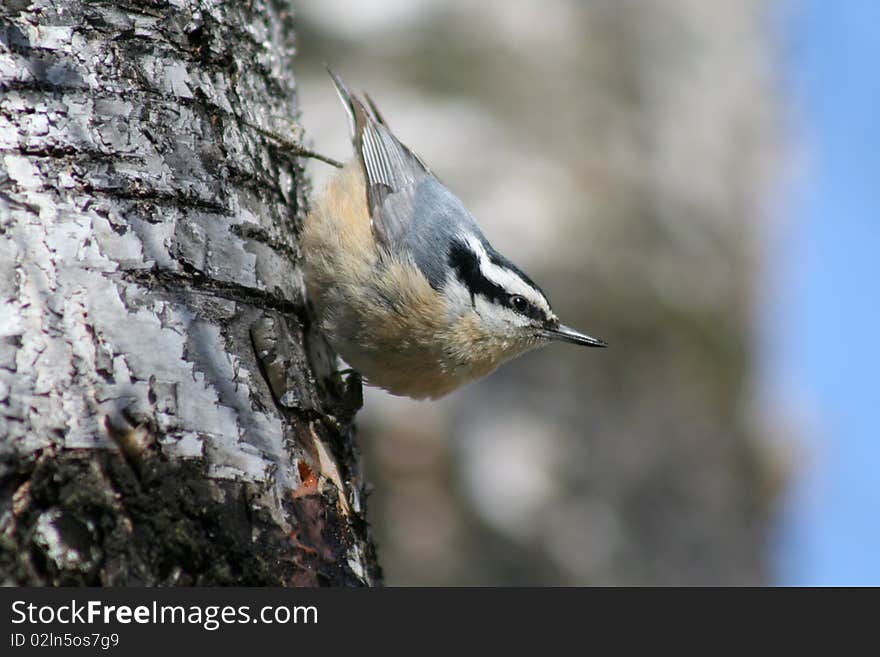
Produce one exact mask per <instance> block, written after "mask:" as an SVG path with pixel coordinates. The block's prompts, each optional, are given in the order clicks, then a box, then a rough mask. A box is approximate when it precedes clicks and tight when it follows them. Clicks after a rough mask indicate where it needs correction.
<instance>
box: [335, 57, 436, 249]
mask: <svg viewBox="0 0 880 657" xmlns="http://www.w3.org/2000/svg"><path fill="white" fill-rule="evenodd" d="M330 76H331V77H332V78H333V82H334V84H335V85H336V91H337V92H338V93H339V97H340V99H341V100H342V102H343V105H344V106H345V108H346V110H347V111H348V115H349V119H350V124H351V134H352V141H353V142H354V148H355V151H356V153H357V156H358V159H359V160H360V163H361V165H362V167H363V171H364V178H365V180H366V187H367V203H368V206H369V210H370V218H371V219H372V225H373V234H374V235H375V237H376V240H377V241H378V242H379V243H380V244H383V245H386V246H388V247H393V246H394V245H395V243H397V242H399V241H400V240H404V239H406V234H407V232H408V230H409V228H410V222H411V220H412V216H413V213H412V204H413V202H414V200H415V195H416V189H417V188H418V186H419V184H420V183H421V182H423V181H424V180H426V179H429V178H433V175H432V174H431V172H430V170H429V169H428V167H427V166H425V163H424V162H422V160H421V158H419V157H418V156H417V155H416V154H415V153H413V152H412V151H411V150H409V149H408V148H407V147H406V146H404V145H403V144H402V143H400V141H399V140H398V139H397V137H395V136H394V135H393V134H392V133H391V130H390V129H389V128H388V126H387V124H386V123H385V121H384V119H383V118H382V115H381V114H380V113H379V111H378V109H377V108H376V105H375V104H374V103H373V102H372V100H371V99H369V97H368V101H369V105H365V104H364V103H363V102H361V100H360V99H358V98H357V97H355V96H353V95H352V94H351V93H350V92H349V91H348V88H347V87H346V86H345V83H343V82H342V80H341V79H340V78H339V77H338V76H337V75H336V74H334V73H333V72H332V71H330Z"/></svg>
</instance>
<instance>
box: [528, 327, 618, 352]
mask: <svg viewBox="0 0 880 657" xmlns="http://www.w3.org/2000/svg"><path fill="white" fill-rule="evenodd" d="M543 335H544V337H545V338H549V339H551V340H560V341H562V342H571V343H572V344H579V345H583V346H585V347H607V346H608V345H607V344H606V343H605V342H604V341H602V340H600V339H599V338H594V337H591V336H589V335H586V334H584V333H579V332H578V331H575V330H574V329H573V328H569V327H567V326H564V325H563V324H559V323H558V322H557V323H555V325H553V326H548V327H546V328H545V329H544V331H543Z"/></svg>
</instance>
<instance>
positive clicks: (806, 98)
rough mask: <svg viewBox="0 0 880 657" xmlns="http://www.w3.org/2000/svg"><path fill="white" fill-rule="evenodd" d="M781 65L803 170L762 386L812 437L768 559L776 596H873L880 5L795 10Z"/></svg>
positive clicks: (878, 556) (817, 4) (879, 438)
mask: <svg viewBox="0 0 880 657" xmlns="http://www.w3.org/2000/svg"><path fill="white" fill-rule="evenodd" d="M790 7H791V8H792V9H793V11H791V12H789V13H788V14H787V17H788V20H787V21H785V24H784V27H783V30H784V31H785V35H784V38H785V42H786V45H787V48H785V54H784V57H785V61H784V65H785V67H786V71H785V73H786V77H787V82H788V90H787V92H788V100H789V102H790V105H789V108H790V111H789V112H788V118H789V119H790V120H791V121H793V124H792V126H793V128H792V136H793V137H795V138H796V139H799V140H802V141H803V144H802V145H801V146H799V147H798V148H797V151H802V153H801V155H803V158H802V159H803V160H804V161H805V165H804V166H803V171H801V172H800V173H799V175H797V177H796V180H795V181H794V183H793V185H792V186H791V189H790V190H789V191H788V199H787V201H788V202H787V203H786V204H785V205H784V211H785V212H787V213H788V214H789V216H788V217H786V222H787V223H786V228H785V230H784V235H783V238H782V239H781V240H780V243H779V245H778V248H779V249H780V251H781V252H780V253H778V254H776V258H775V260H776V261H777V262H778V263H779V266H780V267H782V268H783V269H784V271H782V272H781V274H780V276H779V280H781V281H782V282H783V283H782V289H781V290H779V291H778V292H777V294H775V295H773V296H774V298H775V299H776V300H780V299H781V301H782V302H781V307H780V308H776V307H774V308H765V312H767V313H768V317H770V318H771V320H770V321H771V322H772V326H771V327H770V332H771V340H770V344H771V348H772V349H773V350H774V353H772V354H770V355H769V356H770V360H771V362H772V363H773V365H772V367H773V370H774V371H773V372H772V374H771V376H772V377H773V378H774V380H775V382H776V384H777V385H780V386H787V387H789V388H791V389H793V390H794V391H795V394H796V396H797V397H798V398H799V399H801V400H802V403H803V404H804V405H805V408H807V409H809V413H808V417H809V419H810V420H812V426H811V427H810V431H809V432H808V435H807V436H806V437H805V438H804V440H805V442H806V445H805V450H804V451H805V453H806V454H807V457H806V459H805V461H804V463H803V464H802V465H803V468H802V470H801V473H800V480H799V483H798V485H797V486H796V487H795V489H794V490H793V491H792V493H791V495H790V499H789V504H788V506H787V513H786V515H785V517H784V520H783V526H782V529H781V532H780V537H779V539H780V540H779V543H778V546H777V547H778V549H777V554H776V563H777V581H778V582H779V583H782V584H805V585H831V584H840V585H849V584H875V585H878V584H880V432H878V430H877V427H878V414H880V348H878V345H880V290H878V287H880V266H878V262H880V239H878V237H880V216H878V213H880V2H874V1H871V0H861V1H859V0H849V1H844V2H827V1H824V0H804V1H803V2H793V3H791V5H790Z"/></svg>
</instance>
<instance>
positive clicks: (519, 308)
mask: <svg viewBox="0 0 880 657" xmlns="http://www.w3.org/2000/svg"><path fill="white" fill-rule="evenodd" d="M510 305H511V306H513V309H514V310H516V312H518V313H524V312H525V311H526V310H528V309H529V302H528V301H526V300H525V297H521V296H520V295H518V294H514V295H513V296H512V297H510Z"/></svg>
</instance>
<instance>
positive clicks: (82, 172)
mask: <svg viewBox="0 0 880 657" xmlns="http://www.w3.org/2000/svg"><path fill="white" fill-rule="evenodd" d="M290 16H291V8H290V7H289V6H287V5H286V4H284V3H280V2H279V3H272V2H259V1H257V2H253V3H227V4H225V5H222V4H217V3H213V2H209V1H207V0H204V1H202V2H199V1H197V0H179V1H177V2H172V3H167V2H159V1H156V2H152V3H137V4H136V5H131V6H129V5H125V4H114V3H106V4H105V3H91V2H79V1H76V0H69V1H68V2H60V3H58V2H49V1H48V0H37V1H36V2H30V1H29V0H28V1H27V2H25V1H22V2H17V1H13V2H11V3H5V5H4V8H0V459H2V460H0V482H2V484H3V486H2V489H0V490H2V499H0V504H2V507H0V509H2V514H3V515H2V516H0V532H2V535H3V537H4V539H3V540H5V543H3V542H0V580H4V581H6V582H12V583H30V584H39V583H79V582H82V583H105V584H108V583H136V582H143V583H147V584H153V583H163V582H164V583H234V582H246V583H273V584H289V583H320V582H326V583H340V584H341V583H364V584H369V583H371V582H372V581H373V580H374V578H375V577H376V573H377V566H376V565H375V560H374V557H373V556H372V554H373V552H372V547H371V544H370V540H369V536H368V529H367V527H366V523H365V521H364V518H363V508H362V506H361V503H360V498H361V486H362V483H361V481H360V477H359V474H358V469H357V468H358V462H357V454H356V452H355V449H354V446H353V431H352V427H351V425H350V420H351V416H352V415H353V412H354V410H355V409H354V408H353V405H356V404H352V403H351V402H350V401H349V400H348V397H350V395H349V394H348V393H349V392H354V393H357V392H358V389H357V386H356V384H355V385H354V386H352V387H351V390H349V389H348V388H345V387H343V386H341V385H338V384H336V383H334V382H333V381H334V379H333V378H332V376H331V374H332V363H333V359H332V355H331V354H329V353H328V351H327V348H326V346H325V344H324V342H323V340H322V339H321V336H319V335H317V334H314V333H309V331H308V328H307V327H308V325H309V315H308V309H307V308H306V306H305V303H304V297H303V283H302V274H301V271H300V268H299V253H298V246H297V237H296V231H297V224H298V221H299V219H300V218H301V214H302V202H303V193H304V189H305V183H304V181H303V179H302V173H301V169H300V168H299V167H298V166H295V165H294V164H292V163H291V162H290V160H289V159H288V158H286V157H285V156H284V155H283V154H281V153H280V152H279V151H278V150H277V148H275V147H274V145H273V144H272V143H271V142H270V141H268V140H267V139H266V138H265V137H263V136H262V135H261V134H259V133H258V132H257V131H255V130H254V129H252V128H250V127H248V125H247V124H253V125H256V126H259V127H260V128H262V129H264V130H270V131H272V132H275V133H279V134H284V135H292V136H293V138H296V137H297V136H298V131H297V127H296V125H295V123H294V121H295V118H296V97H295V87H294V78H293V75H292V71H291V59H292V54H293V49H292V46H291V39H292V34H293V31H292V26H291V18H290ZM306 345H311V348H308V347H307V346H306ZM356 396H357V395H356V394H355V397H356ZM123 459H124V460H123ZM50 474H51V476H50V477H48V478H47V477H46V476H44V475H50ZM312 474H314V477H313V476H312ZM65 482H66V483H65ZM67 484H69V485H67ZM66 485H67V488H65V486H66ZM157 514H158V515H157ZM159 515H161V516H162V519H161V521H160V520H159V519H158V516H159ZM181 532H183V534H186V535H183V536H182V535H181ZM141 538H143V539H144V540H145V541H146V542H143V543H142V542H141V541H140V539H141ZM146 539H149V540H146ZM156 541H160V542H163V541H164V542H167V543H168V544H166V543H162V544H161V545H155V542H156ZM28 545H32V546H35V547H36V551H37V552H38V553H40V554H41V555H42V557H36V558H35V557H33V556H32V555H31V553H32V552H34V550H23V549H22V548H24V547H25V546H28ZM220 546H224V547H223V548H222V549H226V550H227V551H230V552H231V553H233V554H234V556H229V557H228V559H226V561H227V562H228V563H227V562H224V563H222V564H219V565H218V564H216V563H212V562H211V559H212V558H213V556H212V554H213V551H214V550H216V549H218V548H219V547H220ZM4 549H5V553H4ZM187 558H188V559H189V560H190V562H191V563H184V562H185V561H186V560H187ZM151 560H153V561H154V562H153V563H151ZM278 562H281V565H279V563H278Z"/></svg>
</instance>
